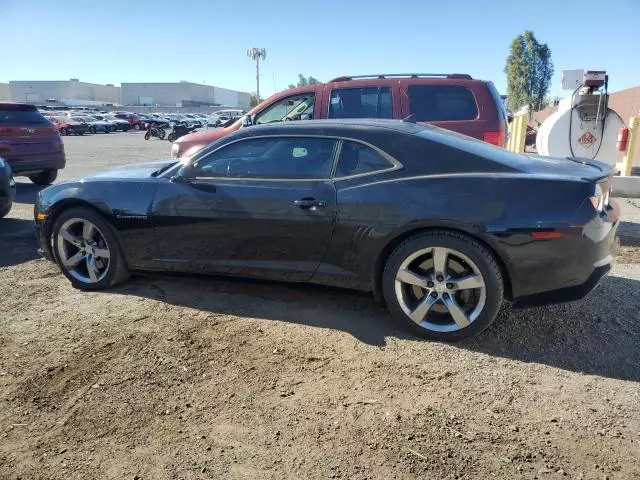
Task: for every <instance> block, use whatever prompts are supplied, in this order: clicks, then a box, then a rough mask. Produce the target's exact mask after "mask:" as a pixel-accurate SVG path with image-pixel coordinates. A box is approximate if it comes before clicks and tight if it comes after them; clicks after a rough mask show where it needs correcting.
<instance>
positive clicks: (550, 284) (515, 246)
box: [502, 201, 620, 306]
mask: <svg viewBox="0 0 640 480" xmlns="http://www.w3.org/2000/svg"><path fill="white" fill-rule="evenodd" d="M619 223H620V209H619V206H618V204H617V203H616V202H615V201H612V202H611V206H610V207H609V208H608V209H607V210H606V211H605V212H603V213H601V214H599V215H597V214H596V215H592V218H590V219H588V220H586V221H585V223H584V224H583V225H582V226H572V227H569V228H566V229H563V236H562V237H561V238H557V239H550V240H533V239H531V237H530V236H529V235H513V236H510V238H509V239H508V240H507V239H505V240H506V241H505V242H504V243H503V244H502V247H505V246H506V244H507V243H508V246H507V247H506V248H507V250H508V251H509V255H508V258H509V259H510V262H509V263H510V267H509V271H510V280H511V293H512V295H511V297H512V300H513V302H514V305H516V306H532V305H544V304H549V303H559V302H568V301H573V300H578V299H580V298H583V297H584V296H585V295H587V294H588V293H589V292H590V291H591V290H593V289H594V288H595V287H596V286H597V285H598V282H599V281H600V279H601V278H602V277H603V276H604V275H605V274H606V273H607V272H608V271H609V270H610V269H611V266H612V264H613V262H614V257H615V253H614V249H615V241H616V233H617V229H618V225H619ZM527 237H528V238H527Z"/></svg>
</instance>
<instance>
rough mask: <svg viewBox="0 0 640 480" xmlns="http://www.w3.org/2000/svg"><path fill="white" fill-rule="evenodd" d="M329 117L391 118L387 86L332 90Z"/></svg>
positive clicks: (389, 95)
mask: <svg viewBox="0 0 640 480" xmlns="http://www.w3.org/2000/svg"><path fill="white" fill-rule="evenodd" d="M329 118H393V111H392V108H391V89H390V88H389V87H364V88H344V89H340V90H333V91H332V92H331V100H330V101H329Z"/></svg>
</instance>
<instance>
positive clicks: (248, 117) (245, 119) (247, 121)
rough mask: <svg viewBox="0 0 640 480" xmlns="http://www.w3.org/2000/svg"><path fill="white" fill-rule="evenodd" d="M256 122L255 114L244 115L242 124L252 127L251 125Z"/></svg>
mask: <svg viewBox="0 0 640 480" xmlns="http://www.w3.org/2000/svg"><path fill="white" fill-rule="evenodd" d="M254 122H255V116H253V115H245V116H244V117H242V126H243V127H250V126H251V125H253V124H254Z"/></svg>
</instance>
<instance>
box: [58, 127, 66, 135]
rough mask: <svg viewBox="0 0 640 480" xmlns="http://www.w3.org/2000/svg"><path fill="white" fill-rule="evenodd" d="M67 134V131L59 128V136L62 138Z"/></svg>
mask: <svg viewBox="0 0 640 480" xmlns="http://www.w3.org/2000/svg"><path fill="white" fill-rule="evenodd" d="M66 134H67V129H66V128H61V129H60V135H62V136H64V135H66Z"/></svg>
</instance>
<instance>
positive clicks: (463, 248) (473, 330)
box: [382, 230, 504, 341]
mask: <svg viewBox="0 0 640 480" xmlns="http://www.w3.org/2000/svg"><path fill="white" fill-rule="evenodd" d="M382 287H383V294H384V299H385V301H386V303H387V306H388V308H389V310H390V311H391V313H392V315H393V316H394V317H395V318H396V319H398V320H400V321H401V322H402V323H404V324H405V325H407V326H408V327H409V328H410V329H411V330H412V331H413V332H415V333H416V334H418V335H420V336H422V337H426V338H429V339H433V340H444V341H455V340H461V339H463V338H466V337H470V336H472V335H475V334H477V333H479V332H481V331H482V330H484V329H485V328H487V327H488V326H489V325H491V323H492V322H493V321H494V320H495V318H496V316H497V314H498V311H499V310H500V307H501V305H502V300H503V291H504V284H503V278H502V273H501V271H500V267H499V266H498V263H497V262H496V259H495V258H494V256H493V254H492V253H491V252H490V251H489V250H488V249H487V248H486V247H485V246H484V245H482V244H481V243H480V242H478V241H477V240H475V239H473V238H471V237H468V236H466V235H464V234H461V233H457V232H451V231H445V230H439V231H429V232H424V233H420V234H417V235H415V236H412V237H410V238H408V239H407V240H405V241H404V242H403V243H401V244H400V245H399V246H398V247H396V249H395V250H394V251H393V253H392V254H391V256H390V257H389V259H388V260H387V263H386V265H385V269H384V273H383V278H382Z"/></svg>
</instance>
